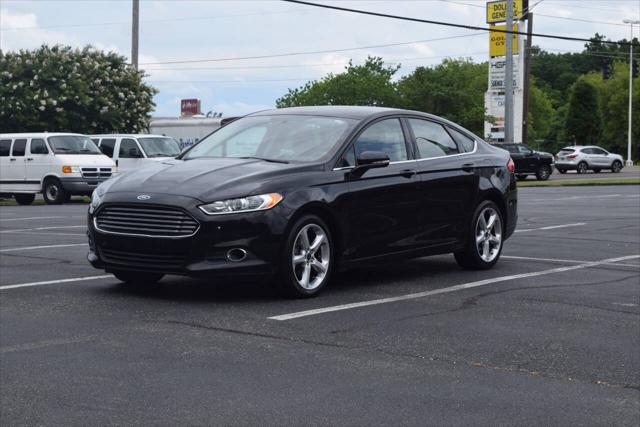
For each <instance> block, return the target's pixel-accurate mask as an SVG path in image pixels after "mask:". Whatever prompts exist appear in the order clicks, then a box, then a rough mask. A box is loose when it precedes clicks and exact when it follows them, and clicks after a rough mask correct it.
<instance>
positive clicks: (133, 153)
mask: <svg viewBox="0 0 640 427" xmlns="http://www.w3.org/2000/svg"><path fill="white" fill-rule="evenodd" d="M143 163H144V154H142V150H141V149H140V147H139V146H138V142H137V141H136V140H135V139H132V138H122V140H120V147H119V148H118V170H119V171H122V172H128V171H132V170H136V169H138V168H140V167H141V166H142V165H143Z"/></svg>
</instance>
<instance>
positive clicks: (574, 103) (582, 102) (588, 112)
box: [564, 78, 602, 145]
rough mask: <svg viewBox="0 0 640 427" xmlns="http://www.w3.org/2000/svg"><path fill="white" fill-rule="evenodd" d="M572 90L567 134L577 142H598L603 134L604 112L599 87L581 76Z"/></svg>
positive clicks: (566, 126)
mask: <svg viewBox="0 0 640 427" xmlns="http://www.w3.org/2000/svg"><path fill="white" fill-rule="evenodd" d="M570 92H571V95H570V97H569V109H568V111H567V116H566V119H565V122H564V131H565V135H566V136H567V137H568V138H569V140H570V141H572V142H575V143H577V144H582V145H589V144H598V143H599V142H600V137H601V136H602V114H601V113H600V105H599V103H598V91H597V89H596V88H595V87H594V86H593V84H591V83H589V82H588V81H587V80H586V79H584V78H581V79H580V80H578V81H577V82H576V83H575V84H574V85H573V86H572V88H571V91H570Z"/></svg>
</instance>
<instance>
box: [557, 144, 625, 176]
mask: <svg viewBox="0 0 640 427" xmlns="http://www.w3.org/2000/svg"><path fill="white" fill-rule="evenodd" d="M623 164H624V159H623V158H622V156H620V155H618V154H612V153H609V152H608V151H607V150H605V149H604V148H600V147H596V146H595V145H589V146H581V145H573V146H570V147H565V148H563V149H562V150H560V151H559V152H558V154H556V169H557V170H558V172H560V173H566V172H567V171H568V170H575V171H577V172H578V173H587V171H588V170H592V171H594V172H595V173H599V172H600V171H601V170H603V169H609V170H611V172H615V173H618V172H620V171H621V170H622V165H623Z"/></svg>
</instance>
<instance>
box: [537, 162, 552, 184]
mask: <svg viewBox="0 0 640 427" xmlns="http://www.w3.org/2000/svg"><path fill="white" fill-rule="evenodd" d="M550 176H551V166H549V165H542V166H540V167H539V168H538V172H536V178H538V181H546V180H548V179H549V177H550Z"/></svg>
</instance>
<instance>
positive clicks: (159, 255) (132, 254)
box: [87, 195, 287, 277]
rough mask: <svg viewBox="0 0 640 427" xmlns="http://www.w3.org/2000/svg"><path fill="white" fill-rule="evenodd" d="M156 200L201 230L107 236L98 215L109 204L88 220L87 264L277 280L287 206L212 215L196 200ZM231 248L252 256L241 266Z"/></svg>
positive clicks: (105, 204) (188, 274) (185, 198)
mask: <svg viewBox="0 0 640 427" xmlns="http://www.w3.org/2000/svg"><path fill="white" fill-rule="evenodd" d="M152 198H153V199H154V200H157V202H158V203H159V205H158V206H167V205H170V206H172V207H176V208H179V209H181V210H183V211H185V212H187V213H188V214H189V215H191V216H192V217H193V218H194V219H195V220H196V221H198V223H199V224H200V227H199V228H198V230H197V231H196V232H195V234H193V235H192V236H188V237H179V238H175V237H173V238H166V237H165V238H161V237H149V236H139V235H121V234H111V233H106V232H103V231H100V230H98V229H96V227H95V224H94V221H93V218H94V215H97V214H98V213H99V212H100V209H101V208H102V207H104V206H107V204H108V203H110V202H106V201H105V203H103V205H101V206H100V207H99V208H98V209H97V210H96V212H95V213H94V214H93V215H92V214H89V215H88V231H87V234H88V237H89V253H88V254H87V260H88V261H89V262H90V263H91V264H92V265H93V266H94V267H96V268H99V269H104V270H105V271H107V272H113V271H117V270H126V271H142V272H156V273H163V274H178V275H186V276H194V277H211V276H237V275H242V276H244V275H247V276H255V275H271V274H273V273H275V272H276V271H277V270H278V266H279V265H280V254H282V247H283V244H284V237H283V236H284V235H285V232H286V224H287V221H286V219H285V216H284V215H283V210H284V209H281V208H282V207H281V206H276V207H275V208H273V209H271V210H268V211H263V212H249V213H244V214H242V213H240V214H232V215H217V216H209V215H206V214H204V213H203V212H202V211H200V209H198V208H197V205H198V204H201V203H202V202H200V201H197V200H194V199H190V198H187V197H180V196H171V197H169V196H161V195H158V196H157V197H156V196H155V195H152ZM134 199H135V198H134ZM162 199H164V200H162ZM114 203H115V202H114ZM128 203H129V204H131V205H134V206H135V205H138V206H139V205H141V204H142V203H141V204H136V203H131V202H130V201H129V202H128ZM160 203H162V205H160ZM118 204H119V205H120V204H121V203H119V202H118ZM231 249H242V250H244V251H246V253H247V256H246V258H245V259H243V260H242V261H239V262H238V261H231V260H229V259H228V257H227V253H228V251H229V250H231Z"/></svg>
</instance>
